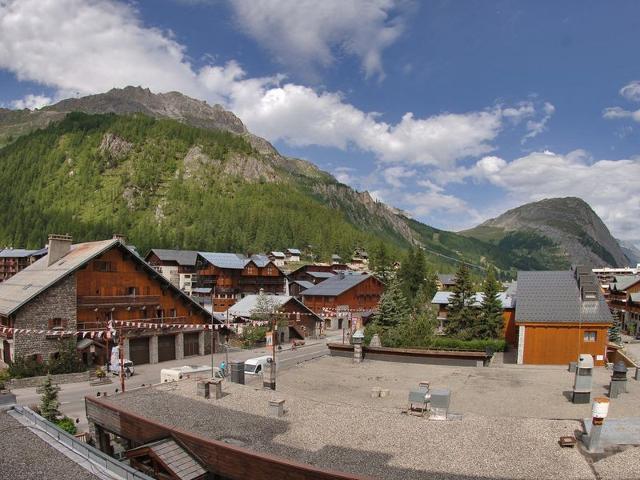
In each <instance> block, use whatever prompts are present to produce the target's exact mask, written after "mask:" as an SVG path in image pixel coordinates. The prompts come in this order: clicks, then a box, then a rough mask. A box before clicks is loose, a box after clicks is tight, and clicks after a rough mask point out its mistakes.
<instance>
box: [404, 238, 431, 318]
mask: <svg viewBox="0 0 640 480" xmlns="http://www.w3.org/2000/svg"><path fill="white" fill-rule="evenodd" d="M398 275H399V277H400V281H401V283H402V291H403V292H404V294H405V296H406V297H407V300H408V301H409V303H410V304H411V305H412V306H413V305H415V303H416V300H417V296H418V292H420V290H421V289H422V288H423V287H424V285H425V284H426V283H427V260H426V258H425V256H424V252H423V251H422V248H420V247H417V248H415V249H413V248H412V249H411V250H409V251H408V252H407V255H406V257H405V258H404V259H403V261H402V266H401V267H400V272H399V273H398Z"/></svg>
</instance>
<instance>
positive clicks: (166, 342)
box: [158, 335, 176, 362]
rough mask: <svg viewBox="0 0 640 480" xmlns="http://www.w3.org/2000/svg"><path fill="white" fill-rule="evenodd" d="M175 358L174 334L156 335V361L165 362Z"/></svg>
mask: <svg viewBox="0 0 640 480" xmlns="http://www.w3.org/2000/svg"><path fill="white" fill-rule="evenodd" d="M175 359H176V337H175V335H161V336H159V337H158V361H159V362H166V361H168V360H175Z"/></svg>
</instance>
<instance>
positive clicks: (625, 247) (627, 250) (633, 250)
mask: <svg viewBox="0 0 640 480" xmlns="http://www.w3.org/2000/svg"><path fill="white" fill-rule="evenodd" d="M618 244H619V245H620V248H621V249H622V253H624V256H625V257H627V260H628V264H629V265H630V266H635V265H640V248H638V247H637V246H636V243H634V242H631V241H628V240H618Z"/></svg>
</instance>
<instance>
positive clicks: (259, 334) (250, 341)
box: [242, 325, 268, 347]
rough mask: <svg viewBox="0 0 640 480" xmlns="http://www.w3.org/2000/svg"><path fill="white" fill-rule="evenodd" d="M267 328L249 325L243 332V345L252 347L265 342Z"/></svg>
mask: <svg viewBox="0 0 640 480" xmlns="http://www.w3.org/2000/svg"><path fill="white" fill-rule="evenodd" d="M267 331H268V330H267V327H260V326H255V327H254V326H253V325H247V326H245V327H244V330H243V332H242V343H243V345H244V346H245V347H252V346H253V345H255V344H256V343H258V342H261V341H262V340H264V338H265V336H266V335H267Z"/></svg>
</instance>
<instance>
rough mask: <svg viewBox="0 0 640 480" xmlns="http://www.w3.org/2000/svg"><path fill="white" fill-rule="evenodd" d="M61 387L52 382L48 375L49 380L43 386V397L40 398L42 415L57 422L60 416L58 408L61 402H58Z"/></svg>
mask: <svg viewBox="0 0 640 480" xmlns="http://www.w3.org/2000/svg"><path fill="white" fill-rule="evenodd" d="M59 391H60V387H58V386H56V385H54V384H53V383H52V382H51V376H49V375H47V379H46V380H45V381H44V384H43V385H42V396H41V397H40V415H42V416H43V417H44V418H46V419H47V420H49V421H50V422H55V421H56V420H57V418H58V417H59V416H60V412H59V411H58V408H59V407H60V402H58V392H59Z"/></svg>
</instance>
